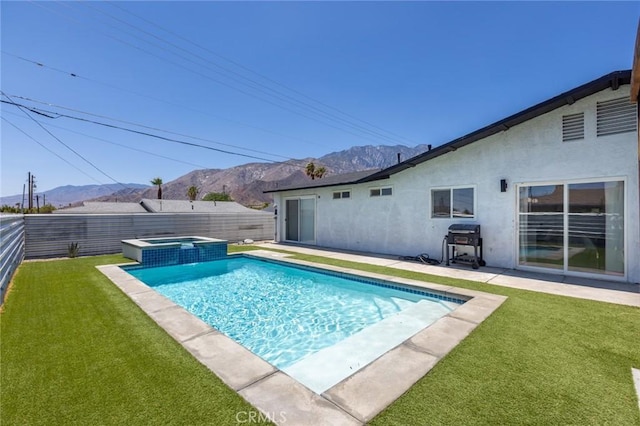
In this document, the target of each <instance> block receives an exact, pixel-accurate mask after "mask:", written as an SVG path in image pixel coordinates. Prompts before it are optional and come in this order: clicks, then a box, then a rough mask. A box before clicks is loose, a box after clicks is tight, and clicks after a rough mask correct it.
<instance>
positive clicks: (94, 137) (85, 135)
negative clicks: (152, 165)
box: [6, 111, 210, 169]
mask: <svg viewBox="0 0 640 426" xmlns="http://www.w3.org/2000/svg"><path fill="white" fill-rule="evenodd" d="M6 113H7V114H11V115H14V116H17V117H20V118H24V117H22V116H19V115H18V114H15V113H12V112H9V111H7V112H6ZM39 123H41V124H42V122H41V121H39ZM46 126H49V127H53V128H56V129H60V130H64V131H67V132H70V133H75V134H76V135H80V136H84V137H86V138H90V139H95V140H98V141H101V142H104V143H108V144H111V145H115V146H119V147H122V148H125V149H129V150H131V151H137V152H141V153H143V154H147V155H151V156H154V157H158V158H164V159H165V160H169V161H174V162H176V163H182V164H187V165H189V166H195V167H199V168H201V169H209V168H210V167H208V166H203V165H202V164H196V163H190V162H188V161H183V160H178V159H175V158H171V157H167V156H166V155H161V154H157V153H155V152H151V151H145V150H144V149H139V148H134V147H132V146H127V145H124V144H121V143H117V142H113V141H110V140H107V139H103V138H99V137H97V136H92V135H88V134H86V133H82V132H78V131H76V130H71V129H69V128H66V127H62V126H57V125H55V124H51V123H47V124H46Z"/></svg>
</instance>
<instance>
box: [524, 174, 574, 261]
mask: <svg viewBox="0 0 640 426" xmlns="http://www.w3.org/2000/svg"><path fill="white" fill-rule="evenodd" d="M563 192H564V186H563V185H540V186H523V187H520V192H519V198H520V200H519V201H520V209H519V215H520V217H519V219H520V229H519V234H520V235H519V239H520V254H519V263H520V265H526V266H540V267H544V268H554V269H563V268H564V250H563V247H564V215H563V204H564V203H563V197H564V195H563Z"/></svg>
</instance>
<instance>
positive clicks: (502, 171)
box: [274, 85, 640, 282]
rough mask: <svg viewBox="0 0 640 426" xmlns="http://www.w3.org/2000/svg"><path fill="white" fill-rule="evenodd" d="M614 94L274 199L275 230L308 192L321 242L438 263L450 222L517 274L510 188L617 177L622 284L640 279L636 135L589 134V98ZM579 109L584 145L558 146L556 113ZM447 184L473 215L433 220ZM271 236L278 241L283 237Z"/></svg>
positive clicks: (492, 260) (592, 118) (624, 92)
mask: <svg viewBox="0 0 640 426" xmlns="http://www.w3.org/2000/svg"><path fill="white" fill-rule="evenodd" d="M621 97H626V98H628V97H629V86H628V85H625V86H622V87H621V88H620V89H618V90H615V91H613V90H611V89H607V90H604V91H602V92H599V93H597V94H594V95H592V96H590V97H587V98H584V99H581V100H579V101H577V102H575V103H574V104H573V105H566V106H564V107H561V108H559V109H557V110H555V111H552V112H550V113H547V114H545V115H542V116H540V117H537V118H534V119H532V120H529V121H527V122H525V123H523V124H520V125H518V126H515V127H513V128H511V129H509V130H507V131H504V132H501V133H498V134H496V135H493V136H491V137H488V138H486V139H483V140H480V141H477V142H474V143H472V144H470V145H468V146H466V147H464V148H461V149H458V150H457V151H455V152H451V153H448V154H445V155H442V156H440V157H437V158H434V159H432V160H429V161H426V162H424V163H422V164H420V165H418V166H416V167H414V168H411V169H408V170H405V171H403V172H400V173H397V174H395V175H393V176H391V178H390V179H387V180H381V181H377V182H371V183H367V184H360V185H353V186H350V187H349V186H339V187H329V188H318V189H309V190H300V191H288V192H282V193H276V194H274V195H276V202H277V204H278V205H279V206H282V208H280V209H279V210H280V215H279V219H278V221H279V225H280V229H283V227H282V225H283V219H284V199H285V198H287V197H294V196H301V195H314V196H315V198H316V209H317V210H316V244H317V245H318V246H324V247H334V248H341V249H350V250H358V251H365V252H376V253H388V254H397V255H416V254H419V253H428V254H429V255H430V256H431V257H432V258H438V259H440V256H441V254H440V253H441V243H442V240H443V237H444V236H445V235H446V234H447V229H448V227H449V225H451V224H453V223H464V222H470V223H478V224H480V225H481V227H482V237H483V240H484V258H485V260H486V262H487V264H488V265H493V266H499V267H506V268H515V267H516V266H517V229H516V221H517V211H516V206H517V191H516V185H518V184H531V183H543V182H564V181H569V182H573V181H580V180H588V181H599V180H601V179H608V178H620V179H621V180H624V181H625V198H626V200H625V201H626V215H625V230H626V253H627V256H626V260H627V265H626V266H627V279H628V280H629V281H631V282H639V281H640V253H639V251H640V250H639V248H640V228H639V222H640V216H639V213H638V206H639V204H640V199H639V188H640V183H639V181H638V174H639V172H638V167H639V162H638V161H639V155H638V135H637V132H629V133H623V134H617V135H609V136H604V137H596V102H598V101H604V100H609V99H617V98H621ZM578 112H584V115H585V139H583V140H579V141H571V142H562V116H563V115H566V114H573V113H578ZM500 179H507V182H508V189H507V192H504V193H502V192H500ZM380 186H391V187H393V195H392V196H385V197H370V196H369V189H370V188H373V187H380ZM452 186H453V187H455V186H473V187H475V189H476V192H475V199H476V217H475V218H474V219H471V220H469V219H460V218H452V219H432V218H431V214H430V212H431V205H430V203H431V200H430V194H431V190H432V189H433V188H437V187H452ZM337 190H351V198H349V199H340V200H334V199H333V198H332V193H333V192H334V191H337ZM278 235H279V238H280V239H281V240H284V238H283V235H282V232H278Z"/></svg>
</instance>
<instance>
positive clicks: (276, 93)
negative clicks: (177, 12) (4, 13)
mask: <svg viewBox="0 0 640 426" xmlns="http://www.w3.org/2000/svg"><path fill="white" fill-rule="evenodd" d="M80 4H82V5H84V6H86V7H89V8H91V9H93V10H96V11H97V12H99V13H102V14H104V15H106V16H108V17H110V18H111V19H113V20H115V21H117V22H120V23H122V24H124V25H127V26H129V27H132V28H134V29H135V30H138V31H140V32H142V33H143V34H147V35H149V36H151V37H153V38H155V39H157V40H160V41H161V42H163V43H166V44H168V45H169V46H171V47H173V48H175V49H178V50H180V51H182V52H185V53H187V54H189V55H192V56H194V57H196V58H198V59H200V60H202V61H204V62H206V63H209V64H212V65H214V66H216V67H218V68H220V69H222V70H224V71H225V72H226V73H228V74H231V75H232V76H229V75H225V77H227V78H230V79H231V80H233V81H235V82H237V83H240V84H243V85H245V86H248V87H250V88H252V89H256V90H259V91H260V92H262V93H265V94H266V95H268V96H275V97H276V98H278V99H280V100H283V101H285V102H288V103H291V102H293V103H295V104H297V106H298V107H302V108H305V109H307V110H308V111H310V112H313V111H315V113H317V114H320V115H322V116H324V117H326V118H328V119H331V120H338V121H340V122H342V123H344V124H346V125H348V126H350V127H352V128H356V129H359V130H360V131H363V132H367V133H369V134H371V135H373V136H376V137H380V138H385V139H388V140H391V141H396V139H395V138H391V137H389V136H386V135H384V134H382V133H379V132H376V131H372V130H370V129H367V128H366V127H363V126H361V125H359V124H356V123H355V122H353V121H351V120H347V119H344V118H342V117H340V116H337V115H335V114H332V113H328V112H326V111H323V110H322V109H320V108H318V107H316V106H314V105H312V104H309V103H308V102H305V101H301V100H299V99H296V98H294V97H293V96H290V95H288V94H286V93H284V92H282V91H279V90H277V89H273V88H271V87H269V86H267V85H265V84H263V83H260V82H259V81H256V80H254V79H252V78H249V77H246V76H244V75H242V74H240V73H238V72H236V71H233V70H230V69H229V68H227V67H224V66H222V65H220V64H218V63H217V62H215V61H211V60H210V59H207V58H204V57H203V56H201V55H198V54H197V53H194V52H192V51H189V50H187V49H185V48H183V47H181V46H178V45H177V44H175V43H173V42H171V41H167V40H166V39H164V38H162V37H159V36H157V35H156V34H153V33H151V32H149V31H146V30H144V29H141V28H139V27H137V26H136V25H133V24H130V23H128V22H126V21H124V20H122V19H120V18H118V17H115V16H113V15H111V14H110V13H108V12H105V11H103V10H102V9H100V8H97V7H94V6H91V5H90V4H89V3H86V2H83V3H80ZM106 25H109V26H111V27H113V26H112V25H110V24H106ZM128 34H130V35H131V33H128ZM132 36H133V37H135V38H137V39H138V40H142V41H144V42H146V43H149V44H151V45H155V44H154V43H151V42H149V41H148V40H145V39H144V38H141V37H138V36H136V35H132ZM155 46H157V45H155ZM172 53H173V54H175V55H177V54H176V53H175V52H172ZM177 56H180V57H181V58H183V59H186V60H188V61H190V62H192V63H195V62H194V61H193V60H191V59H188V58H185V57H184V56H182V55H177ZM197 65H201V64H197ZM201 66H202V65H201ZM206 68H208V69H210V70H211V71H213V72H215V73H217V74H222V73H220V72H219V71H217V70H213V69H211V68H210V67H206ZM252 73H253V72H252ZM253 74H256V73H253ZM222 75H224V74H222ZM234 75H235V76H238V77H240V78H241V79H243V80H246V81H248V82H250V83H251V84H247V83H246V82H245V81H243V80H238V79H237V78H235V77H233V76H234ZM280 86H282V85H280ZM282 87H284V86H282ZM287 89H288V88H287ZM265 90H267V91H269V92H272V93H267V92H266V91H265ZM288 90H289V89H288ZM309 99H311V98H309ZM311 100H313V99H311ZM313 101H314V102H316V103H318V102H317V101H315V100H313ZM323 105H324V104H323ZM333 109H334V110H335V108H333ZM338 111H339V110H338ZM341 113H342V112H341ZM356 120H358V121H362V120H359V119H357V118H356ZM374 127H375V126H374ZM381 130H382V131H384V132H387V131H386V130H384V129H381ZM387 133H389V132H387Z"/></svg>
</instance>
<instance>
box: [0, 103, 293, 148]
mask: <svg viewBox="0 0 640 426" xmlns="http://www.w3.org/2000/svg"><path fill="white" fill-rule="evenodd" d="M11 96H13V97H14V98H18V99H22V100H25V101H30V102H35V103H38V104H41V105H47V106H50V107H55V108H60V109H63V110H66V111H73V112H79V113H81V114H85V115H90V116H92V117H98V118H105V119H107V120H112V121H116V122H118V123H124V124H130V125H133V126H138V127H142V128H144V129H149V130H155V131H158V132H163V133H168V134H171V135H176V136H182V137H185V138H189V139H195V140H199V141H203V142H211V143H214V144H216V145H223V146H228V147H232V148H237V149H242V150H245V151H249V152H255V153H256V154H264V155H270V156H272V157H280V158H284V159H286V160H290V159H291V157H285V156H283V155H279V154H271V153H269V152H265V151H260V150H256V149H251V148H243V147H240V146H237V145H232V144H229V143H224V142H219V141H216V140H213V139H207V138H202V137H199V136H191V135H186V134H184V133H179V132H174V131H171V130H164V129H160V128H157V127H152V126H147V125H144V124H140V123H135V122H132V121H127V120H121V119H118V118H114V117H109V116H106V115H100V114H94V113H91V112H86V111H82V110H79V109H76V108H70V107H65V106H62V105H56V104H52V103H50V102H45V101H40V100H37V99H33V98H29V97H26V96H19V95H11ZM33 112H36V113H37V114H41V112H38V110H37V109H36V110H33ZM55 114H58V113H55ZM49 118H52V117H49Z"/></svg>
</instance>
